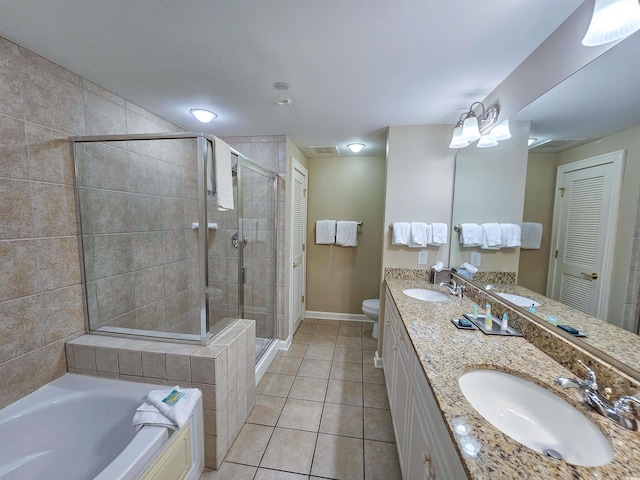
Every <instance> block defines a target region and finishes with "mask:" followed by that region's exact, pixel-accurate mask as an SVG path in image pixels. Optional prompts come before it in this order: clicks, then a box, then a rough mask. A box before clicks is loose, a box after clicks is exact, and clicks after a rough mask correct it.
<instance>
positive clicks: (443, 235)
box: [431, 223, 449, 245]
mask: <svg viewBox="0 0 640 480" xmlns="http://www.w3.org/2000/svg"><path fill="white" fill-rule="evenodd" d="M431 229H432V231H433V241H432V245H446V244H447V235H448V232H449V227H448V226H447V224H446V223H432V224H431Z"/></svg>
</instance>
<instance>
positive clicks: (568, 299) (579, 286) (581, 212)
mask: <svg viewBox="0 0 640 480" xmlns="http://www.w3.org/2000/svg"><path fill="white" fill-rule="evenodd" d="M610 168H611V167H610V164H606V165H599V166H596V167H591V168H585V169H581V170H576V171H572V172H567V173H566V174H565V175H564V189H565V190H564V196H563V197H562V198H561V202H562V205H561V209H560V215H561V219H560V223H559V225H560V228H561V230H560V231H559V237H558V243H557V245H558V262H559V264H558V267H559V268H558V269H557V270H556V276H555V279H554V292H553V298H554V299H556V300H559V301H560V302H562V303H564V304H566V305H569V306H570V307H573V308H576V309H578V310H580V311H583V312H585V313H588V314H590V315H594V316H597V310H598V303H599V299H600V292H601V289H602V278H601V276H602V271H603V263H604V253H605V243H606V239H607V222H608V218H607V216H608V215H609V211H610V207H611V205H610V200H609V198H610V196H611V195H610V194H611V188H612V181H611V175H610Z"/></svg>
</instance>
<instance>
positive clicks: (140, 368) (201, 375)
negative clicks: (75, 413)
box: [66, 320, 256, 468]
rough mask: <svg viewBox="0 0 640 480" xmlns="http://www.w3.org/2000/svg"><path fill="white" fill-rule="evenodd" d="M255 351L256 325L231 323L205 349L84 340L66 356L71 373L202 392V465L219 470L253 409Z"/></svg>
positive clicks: (75, 343) (108, 338) (110, 339)
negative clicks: (203, 459) (188, 388)
mask: <svg viewBox="0 0 640 480" xmlns="http://www.w3.org/2000/svg"><path fill="white" fill-rule="evenodd" d="M254 345H255V322H254V321H253V320H235V321H234V322H233V323H231V325H229V327H227V328H226V329H224V330H223V331H222V332H221V333H220V334H218V335H217V336H216V337H214V339H213V341H212V343H211V344H209V345H207V346H206V347H201V346H191V345H186V344H178V343H166V342H160V341H151V340H131V339H128V338H122V337H112V336H106V335H83V336H80V337H78V338H75V339H73V340H71V341H69V342H67V345H66V351H67V363H68V365H69V371H70V372H73V373H80V374H85V375H94V376H99V377H107V378H119V379H121V380H130V381H135V382H144V383H157V384H159V385H168V386H173V385H179V386H181V387H197V388H199V389H201V390H202V394H203V395H202V398H203V407H204V433H205V465H206V466H207V467H209V468H219V466H220V465H221V464H222V461H223V460H224V457H225V455H226V454H227V451H228V449H229V447H230V445H232V444H233V441H234V440H235V438H236V436H237V435H238V432H239V431H240V429H241V428H242V425H244V423H245V421H246V420H247V417H248V416H249V414H250V413H251V410H252V409H253V406H254V405H255V401H256V396H255V365H254V363H255V351H254Z"/></svg>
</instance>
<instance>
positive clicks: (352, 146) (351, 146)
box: [347, 143, 365, 153]
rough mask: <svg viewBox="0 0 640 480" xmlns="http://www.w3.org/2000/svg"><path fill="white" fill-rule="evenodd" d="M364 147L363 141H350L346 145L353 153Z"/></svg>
mask: <svg viewBox="0 0 640 480" xmlns="http://www.w3.org/2000/svg"><path fill="white" fill-rule="evenodd" d="M364 147H365V144H364V143H350V144H349V145H347V148H348V149H349V150H351V151H352V152H353V153H358V152H359V151H361V150H362V149H363V148H364Z"/></svg>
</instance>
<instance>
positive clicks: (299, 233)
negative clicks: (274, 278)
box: [291, 160, 307, 329]
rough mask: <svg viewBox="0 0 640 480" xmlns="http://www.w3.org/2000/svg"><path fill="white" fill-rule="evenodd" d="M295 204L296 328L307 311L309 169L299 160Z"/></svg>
mask: <svg viewBox="0 0 640 480" xmlns="http://www.w3.org/2000/svg"><path fill="white" fill-rule="evenodd" d="M292 164H293V205H292V222H291V223H292V230H293V232H292V233H293V237H292V242H291V258H292V260H293V265H292V276H291V294H292V302H291V309H292V312H291V314H292V317H293V322H294V329H295V328H296V327H297V325H298V324H299V323H300V322H301V321H302V319H303V317H304V312H305V299H304V297H305V280H306V279H305V276H306V274H305V267H306V262H305V238H306V234H307V228H306V225H307V199H306V192H307V170H306V169H305V168H304V167H303V166H302V165H300V164H299V163H298V162H297V161H295V160H294V161H293V162H292Z"/></svg>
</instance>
